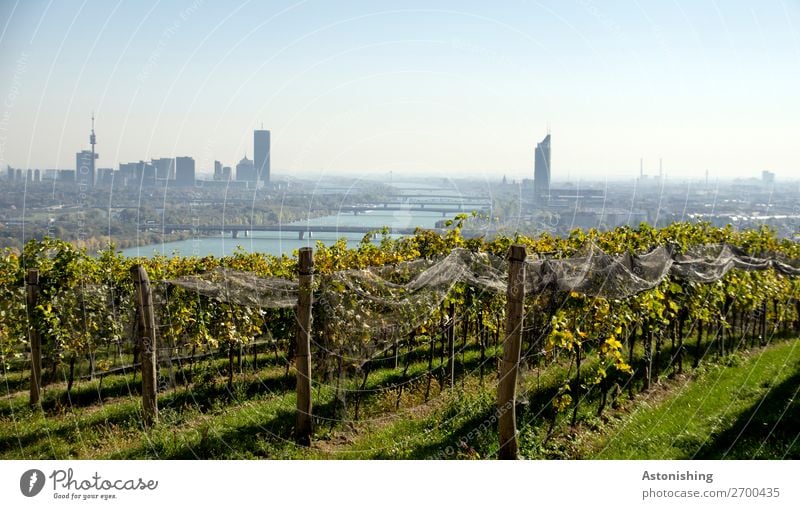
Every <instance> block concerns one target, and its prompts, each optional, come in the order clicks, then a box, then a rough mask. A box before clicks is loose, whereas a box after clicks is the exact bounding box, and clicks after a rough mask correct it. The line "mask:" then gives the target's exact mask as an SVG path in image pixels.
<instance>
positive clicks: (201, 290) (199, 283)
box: [164, 267, 297, 309]
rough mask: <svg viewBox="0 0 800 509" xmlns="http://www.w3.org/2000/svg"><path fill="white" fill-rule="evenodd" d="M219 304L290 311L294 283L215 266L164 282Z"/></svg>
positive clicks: (292, 304) (292, 303) (295, 298)
mask: <svg viewBox="0 0 800 509" xmlns="http://www.w3.org/2000/svg"><path fill="white" fill-rule="evenodd" d="M164 283H166V284H168V285H173V286H178V287H181V288H184V289H186V290H189V291H192V292H196V293H198V294H199V295H203V296H205V297H210V298H212V299H215V300H218V301H220V302H230V303H232V304H238V305H240V306H252V307H258V308H262V309H270V308H290V307H294V305H295V304H297V281H292V280H289V279H283V278H277V277H269V278H267V277H261V276H258V275H256V274H253V273H251V272H242V271H239V270H233V269H226V268H222V267H217V268H216V269H214V270H213V271H210V272H207V273H205V274H200V275H196V276H184V277H181V278H177V279H170V280H167V281H164Z"/></svg>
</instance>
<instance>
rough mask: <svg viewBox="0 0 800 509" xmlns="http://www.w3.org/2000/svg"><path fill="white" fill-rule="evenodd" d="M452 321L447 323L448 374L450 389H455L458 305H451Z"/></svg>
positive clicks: (449, 312) (449, 311) (452, 303)
mask: <svg viewBox="0 0 800 509" xmlns="http://www.w3.org/2000/svg"><path fill="white" fill-rule="evenodd" d="M448 314H449V315H450V319H449V320H448V321H447V329H446V331H445V334H446V335H447V356H448V357H447V373H448V375H449V377H450V388H451V389H452V388H453V387H455V381H456V304H455V303H454V302H451V303H450V309H449V310H448Z"/></svg>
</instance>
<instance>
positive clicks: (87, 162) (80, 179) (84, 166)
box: [75, 150, 94, 187]
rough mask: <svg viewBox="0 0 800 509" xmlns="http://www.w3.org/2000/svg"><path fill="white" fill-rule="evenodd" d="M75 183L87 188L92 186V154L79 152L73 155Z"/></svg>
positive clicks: (87, 151) (88, 151)
mask: <svg viewBox="0 0 800 509" xmlns="http://www.w3.org/2000/svg"><path fill="white" fill-rule="evenodd" d="M75 182H77V183H78V184H82V185H85V186H87V187H93V186H94V154H93V153H92V151H91V150H81V151H80V152H78V153H76V154H75Z"/></svg>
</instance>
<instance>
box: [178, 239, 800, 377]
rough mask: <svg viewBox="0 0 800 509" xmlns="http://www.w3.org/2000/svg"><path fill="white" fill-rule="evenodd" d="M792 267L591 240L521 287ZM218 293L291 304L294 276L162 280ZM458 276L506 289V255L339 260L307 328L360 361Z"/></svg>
mask: <svg viewBox="0 0 800 509" xmlns="http://www.w3.org/2000/svg"><path fill="white" fill-rule="evenodd" d="M734 268H737V269H743V270H766V269H769V268H774V269H775V270H776V271H778V272H780V273H781V274H784V275H789V276H797V275H800V263H798V260H787V259H785V258H778V257H776V256H775V255H767V256H763V257H753V256H749V255H747V254H746V253H744V252H743V251H742V250H740V249H738V248H735V247H733V246H729V245H724V244H720V245H704V246H695V247H691V248H689V249H688V250H687V252H686V253H682V254H675V253H673V250H672V249H669V248H666V247H663V246H659V247H656V248H655V249H653V250H651V251H649V252H647V253H642V254H629V253H626V254H622V255H609V254H606V253H604V252H603V251H602V250H600V249H599V248H598V247H596V246H594V245H590V246H588V248H587V249H585V251H584V253H582V254H581V255H580V256H576V257H573V258H568V259H544V260H532V261H529V262H527V263H526V278H525V289H526V294H527V295H529V296H537V295H542V294H550V295H553V294H558V293H566V292H573V291H574V292H578V293H581V294H584V295H588V296H593V297H604V298H609V299H624V298H627V297H630V296H633V295H635V294H637V293H640V292H643V291H647V290H650V289H652V288H654V287H656V286H657V285H658V284H659V283H660V282H661V281H662V280H663V279H664V278H666V277H670V276H671V277H675V278H677V279H678V280H684V281H694V282H700V283H710V282H713V281H717V280H719V279H720V278H722V277H723V276H724V275H725V274H727V273H728V271H730V270H731V269H734ZM167 283H168V284H171V285H175V286H180V287H182V288H185V289H187V290H191V291H196V292H198V293H199V294H201V295H204V296H207V297H210V298H212V299H217V300H220V301H225V302H232V303H236V304H240V305H247V306H257V307H262V308H268V307H271V308H287V307H292V306H294V305H295V303H296V300H297V284H296V283H295V282H293V281H288V280H284V279H279V278H262V277H258V276H256V275H254V274H249V273H243V272H239V271H233V270H230V269H217V270H215V271H212V272H210V273H207V274H202V275H198V276H188V277H184V278H179V279H175V280H170V281H167ZM457 284H464V285H467V286H469V287H472V288H474V289H475V290H476V291H477V292H479V293H480V292H487V293H490V294H504V293H505V291H506V288H507V286H506V285H507V262H506V261H505V260H503V259H501V258H499V257H497V256H493V255H490V254H487V253H474V252H471V251H469V250H466V249H462V248H458V249H454V250H453V251H451V252H450V253H449V254H448V255H447V256H444V257H443V258H441V259H439V260H425V259H420V260H414V261H410V262H404V263H399V264H397V265H392V266H383V267H372V268H368V269H362V270H346V271H341V272H337V273H334V274H331V275H325V276H321V277H319V278H317V290H316V292H315V297H314V320H315V323H314V330H315V337H316V338H317V339H316V341H317V344H318V345H319V346H320V347H321V348H322V349H323V355H322V356H321V357H322V358H328V359H330V358H335V359H340V360H342V361H343V362H345V363H347V364H350V365H360V364H361V363H363V362H365V361H366V360H369V359H372V358H374V357H375V356H377V355H380V353H381V352H384V351H386V350H387V349H388V348H391V347H392V346H396V345H397V344H398V343H399V342H402V341H404V340H405V339H406V338H407V337H408V336H409V335H410V334H411V333H412V332H413V331H415V330H417V329H418V328H419V327H420V326H422V325H424V324H426V323H428V322H429V321H430V318H431V316H432V315H433V314H434V312H435V311H436V310H439V309H441V306H442V303H443V302H444V301H445V299H446V298H447V297H448V295H449V294H450V293H451V291H452V290H453V287H454V286H455V285H457Z"/></svg>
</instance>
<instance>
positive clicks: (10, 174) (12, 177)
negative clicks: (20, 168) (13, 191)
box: [6, 166, 15, 180]
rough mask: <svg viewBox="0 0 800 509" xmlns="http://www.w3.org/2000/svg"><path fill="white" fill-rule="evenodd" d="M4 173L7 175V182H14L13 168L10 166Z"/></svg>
mask: <svg viewBox="0 0 800 509" xmlns="http://www.w3.org/2000/svg"><path fill="white" fill-rule="evenodd" d="M6 171H7V175H8V176H7V177H6V178H7V179H8V180H14V175H15V173H14V168H12V167H11V166H8V167H7V169H6Z"/></svg>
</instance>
